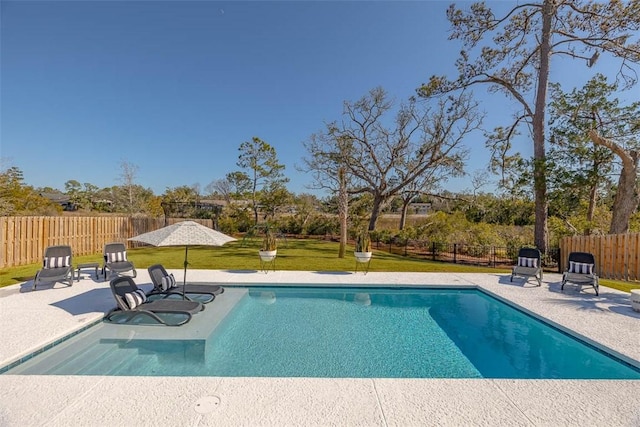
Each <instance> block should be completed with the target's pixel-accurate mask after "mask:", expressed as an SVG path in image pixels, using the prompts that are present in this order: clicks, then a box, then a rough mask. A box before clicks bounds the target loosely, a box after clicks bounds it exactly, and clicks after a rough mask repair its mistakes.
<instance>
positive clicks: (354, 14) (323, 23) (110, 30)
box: [0, 0, 562, 194]
mask: <svg viewBox="0 0 640 427" xmlns="http://www.w3.org/2000/svg"><path fill="white" fill-rule="evenodd" d="M448 4H449V2H440V1H433V2H432V1H423V2H271V1H262V2H215V1H193V2H190V1H180V2H178V1H102V2H101V1H70V2H62V1H44V2H37V1H4V0H3V1H2V3H1V5H0V7H1V10H0V11H1V13H2V16H1V24H2V30H1V31H2V33H1V36H2V39H1V45H0V47H1V52H0V53H1V56H0V59H1V62H0V66H1V72H2V74H1V76H0V77H1V83H0V84H1V86H0V88H1V92H0V107H1V110H0V125H1V128H0V158H1V159H2V165H3V166H7V165H11V166H17V167H19V168H20V169H21V170H22V171H23V172H24V176H25V181H26V182H27V183H28V184H30V185H33V186H35V187H40V186H51V187H54V188H59V189H64V183H65V182H66V181H68V180H71V179H73V180H77V181H79V182H81V183H85V182H88V183H91V184H94V185H97V186H99V187H108V186H112V185H117V184H120V183H121V182H120V181H119V175H120V173H121V169H120V164H121V162H122V161H127V162H130V163H133V164H135V165H137V166H138V168H139V169H138V173H137V179H136V181H137V183H139V184H140V185H142V186H144V187H150V188H151V189H152V190H153V191H154V192H155V193H156V194H162V193H163V192H164V190H165V189H166V188H167V187H176V186H179V185H193V184H200V186H201V187H202V188H204V187H205V186H206V185H207V184H209V183H210V182H211V181H213V180H215V179H221V178H224V176H225V174H226V173H228V172H231V171H234V170H238V169H239V168H238V167H237V166H236V160H237V156H238V147H239V145H240V144H241V143H242V142H243V141H247V140H250V139H251V138H252V137H253V136H257V137H259V138H261V139H263V140H264V141H266V142H268V143H269V144H271V145H272V146H273V147H274V148H275V149H276V151H277V154H278V158H279V159H280V161H281V163H283V164H285V166H286V170H285V174H286V175H287V176H288V177H289V178H290V179H291V182H290V185H289V189H290V190H291V191H294V192H296V193H301V192H309V190H308V189H307V188H305V186H306V185H308V184H309V183H310V182H311V177H310V175H307V174H304V173H301V172H298V171H296V168H295V165H297V164H298V165H299V164H301V163H302V162H301V158H302V157H303V156H304V155H305V154H306V153H305V150H304V148H303V146H302V142H303V141H305V140H307V139H308V138H309V136H310V135H311V134H312V133H314V132H318V131H321V130H322V129H323V126H324V123H325V122H330V121H333V120H336V119H339V118H340V115H341V112H342V105H343V102H344V101H345V100H356V99H358V98H360V97H361V96H363V95H365V94H366V93H367V91H369V90H370V89H372V88H374V87H377V86H382V87H384V88H385V89H386V90H387V91H388V92H389V94H390V95H391V96H392V97H394V98H395V99H397V100H398V101H401V100H405V99H406V98H408V97H409V96H411V95H413V94H414V93H415V89H416V88H417V87H418V86H419V85H420V84H421V83H422V82H425V81H427V79H428V77H429V76H430V75H431V74H446V73H452V74H451V75H452V76H453V75H455V74H453V73H455V69H454V68H453V64H454V61H455V59H456V58H457V55H458V51H459V48H460V47H459V45H457V44H456V43H455V42H452V41H448V40H447V37H448V28H449V25H448V22H447V20H446V16H445V10H446V8H447V6H448ZM557 72H562V68H559V71H557ZM476 92H477V93H479V94H480V95H482V93H483V89H480V90H477V91H476ZM481 99H483V98H481ZM488 99H489V98H486V99H485V101H486V102H484V103H483V107H484V108H485V109H487V108H488V109H491V110H492V111H491V113H492V114H493V115H494V116H499V115H500V114H502V115H504V114H508V115H510V112H509V111H508V107H509V106H510V105H513V104H510V103H509V102H508V101H507V100H506V99H505V98H501V97H500V98H496V97H493V98H490V99H491V102H489V101H488ZM529 145H530V144H528V143H526V141H525V143H523V146H522V151H523V154H524V155H525V156H526V155H529V154H528V153H529V152H530V150H531V147H530V146H529ZM467 146H468V147H469V148H470V149H471V150H472V151H471V153H472V156H471V161H470V162H469V164H468V167H467V170H468V171H469V172H472V171H474V170H476V169H481V168H484V167H485V166H486V163H487V161H488V153H487V152H486V150H485V148H484V142H483V140H482V138H481V136H480V135H478V136H477V137H476V138H473V139H472V140H469V141H467ZM467 181H468V179H467V180H465V179H461V180H456V181H453V182H451V183H450V184H449V185H448V186H447V188H448V189H450V190H453V191H458V190H461V189H464V188H470V185H469V184H468V183H467Z"/></svg>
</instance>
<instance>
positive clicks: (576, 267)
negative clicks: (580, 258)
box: [569, 261, 593, 274]
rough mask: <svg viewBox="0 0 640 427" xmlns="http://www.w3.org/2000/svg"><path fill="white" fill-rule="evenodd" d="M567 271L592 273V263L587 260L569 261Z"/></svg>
mask: <svg viewBox="0 0 640 427" xmlns="http://www.w3.org/2000/svg"><path fill="white" fill-rule="evenodd" d="M569 273H577V274H593V264H590V263H588V262H575V261H569Z"/></svg>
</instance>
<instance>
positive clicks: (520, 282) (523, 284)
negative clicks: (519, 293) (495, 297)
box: [498, 274, 544, 288]
mask: <svg viewBox="0 0 640 427" xmlns="http://www.w3.org/2000/svg"><path fill="white" fill-rule="evenodd" d="M498 277H499V278H498V283H499V284H501V285H508V286H517V287H519V288H540V286H538V281H537V280H536V279H535V277H529V280H527V279H526V278H525V277H520V276H514V277H513V282H512V281H511V274H509V275H508V276H498ZM543 283H544V281H543Z"/></svg>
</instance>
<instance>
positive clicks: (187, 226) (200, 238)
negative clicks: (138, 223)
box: [128, 221, 236, 296]
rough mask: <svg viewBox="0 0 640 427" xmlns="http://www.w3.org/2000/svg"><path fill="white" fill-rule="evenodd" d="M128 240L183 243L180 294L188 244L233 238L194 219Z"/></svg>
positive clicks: (214, 243)
mask: <svg viewBox="0 0 640 427" xmlns="http://www.w3.org/2000/svg"><path fill="white" fill-rule="evenodd" d="M128 240H133V241H136V242H142V243H147V244H149V245H153V246H183V245H184V276H183V281H182V295H183V296H184V290H185V286H186V284H187V265H189V262H188V261H187V258H188V255H189V246H190V245H202V246H222V245H224V244H225V243H227V242H232V241H234V240H236V239H234V238H233V237H231V236H227V235H226V234H224V233H220V232H219V231H216V230H212V229H211V228H209V227H205V226H204V225H201V224H198V223H197V222H194V221H183V222H179V223H177V224H173V225H169V226H166V227H163V228H159V229H157V230H154V231H150V232H148V233H143V234H140V235H138V236H135V237H131V238H129V239H128Z"/></svg>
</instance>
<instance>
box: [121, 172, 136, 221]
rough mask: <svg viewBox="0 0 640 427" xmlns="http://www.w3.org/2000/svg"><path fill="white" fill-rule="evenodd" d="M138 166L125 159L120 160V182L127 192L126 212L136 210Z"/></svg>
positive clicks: (130, 212)
mask: <svg viewBox="0 0 640 427" xmlns="http://www.w3.org/2000/svg"><path fill="white" fill-rule="evenodd" d="M138 169H139V168H138V166H137V165H135V164H133V163H131V162H128V161H126V160H122V161H120V182H121V183H122V187H123V188H124V190H125V191H126V193H127V204H126V209H127V213H129V214H132V213H134V212H135V211H136V210H137V203H136V199H135V187H136V183H135V181H136V177H137V175H138Z"/></svg>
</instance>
